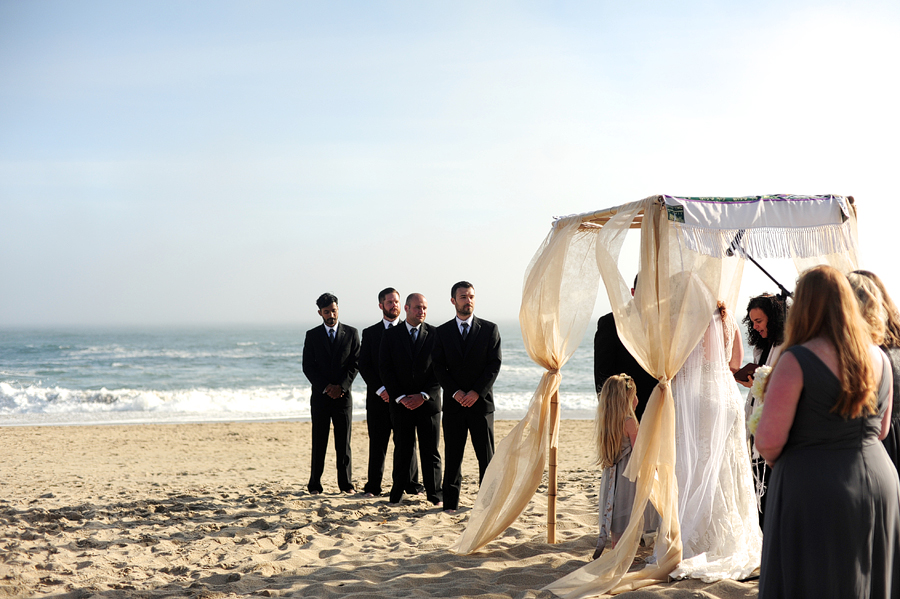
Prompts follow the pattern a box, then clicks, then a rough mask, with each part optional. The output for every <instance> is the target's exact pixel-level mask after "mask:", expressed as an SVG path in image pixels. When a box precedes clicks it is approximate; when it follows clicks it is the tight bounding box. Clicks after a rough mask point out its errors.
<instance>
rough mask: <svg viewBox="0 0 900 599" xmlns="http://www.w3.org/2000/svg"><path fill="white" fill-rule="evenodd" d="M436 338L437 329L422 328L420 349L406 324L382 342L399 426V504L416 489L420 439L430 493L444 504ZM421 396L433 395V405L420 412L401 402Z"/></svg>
mask: <svg viewBox="0 0 900 599" xmlns="http://www.w3.org/2000/svg"><path fill="white" fill-rule="evenodd" d="M436 338H437V334H436V333H435V328H434V327H433V326H431V325H429V324H425V323H422V324H421V325H419V335H418V338H417V340H416V343H415V345H413V343H412V342H411V340H410V335H409V331H408V329H407V327H406V324H405V323H403V324H402V325H400V326H396V327H393V328H391V329H390V330H388V331H385V332H384V336H383V337H382V338H381V351H380V352H379V371H380V373H381V380H382V382H383V383H384V386H385V388H386V389H387V392H388V395H389V396H390V402H389V403H390V409H391V411H392V422H393V424H394V468H393V486H392V487H391V498H390V501H391V503H397V502H399V501H400V499H401V498H402V497H403V492H404V490H406V489H407V488H408V487H409V485H410V482H411V481H410V480H409V463H410V460H411V459H412V456H413V452H414V451H415V446H414V442H415V438H416V436H417V435H418V441H419V458H420V460H421V466H422V483H423V484H424V485H425V492H426V494H427V496H428V500H429V501H431V502H432V503H437V502H439V501H441V489H440V484H441V454H440V453H439V452H438V440H439V438H440V434H441V429H440V424H441V387H440V385H439V384H438V381H437V377H436V376H435V375H434V368H433V366H432V362H431V356H432V351H433V350H434V343H435V340H436ZM418 393H425V394H427V395H428V400H426V401H425V403H423V404H422V405H421V406H419V407H418V408H416V409H415V410H410V409H408V408H407V407H406V406H404V405H402V404H400V403H398V402H397V398H398V397H401V396H404V395H416V394H418Z"/></svg>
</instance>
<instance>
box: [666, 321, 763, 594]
mask: <svg viewBox="0 0 900 599" xmlns="http://www.w3.org/2000/svg"><path fill="white" fill-rule="evenodd" d="M730 345H731V344H730V343H726V340H725V335H724V333H723V326H722V318H721V317H720V315H719V313H718V311H716V312H715V313H714V314H713V316H712V318H711V320H710V323H709V326H708V327H707V329H706V332H705V333H704V335H703V337H702V338H701V340H700V342H699V343H698V344H697V346H696V347H695V348H694V350H693V351H692V352H691V354H690V355H689V356H688V359H687V361H686V362H685V363H684V366H682V368H681V370H680V371H679V372H678V375H677V376H676V377H675V379H674V381H673V383H672V394H673V396H674V399H675V447H676V463H675V474H676V478H677V479H678V519H679V522H680V523H681V538H682V542H683V547H684V548H683V560H685V561H683V562H682V565H681V566H680V567H679V569H678V570H681V571H682V572H681V573H683V574H686V575H693V576H699V577H703V576H704V575H708V576H712V575H713V574H716V573H721V572H722V571H726V572H739V573H743V575H744V576H746V575H747V574H749V571H746V570H747V568H748V567H749V570H752V569H753V568H754V567H755V565H757V564H758V563H759V550H760V543H761V536H760V533H759V526H758V521H757V516H756V510H755V507H756V506H755V501H754V500H753V495H752V480H751V479H750V478H749V477H750V470H749V455H748V452H747V448H746V443H745V441H744V438H745V437H744V422H743V419H742V415H743V409H742V403H743V402H742V400H741V396H740V393H739V392H738V390H737V387H736V385H735V382H734V377H733V376H732V374H731V370H730V369H729V367H728V359H729V357H730V356H728V355H726V346H727V347H729V348H730ZM743 461H746V464H744V463H742V462H743ZM744 479H747V480H744ZM751 504H752V505H751ZM691 558H693V559H691ZM754 562H755V563H754ZM745 571H746V572H745ZM678 573H679V572H678V571H676V572H675V573H673V574H678Z"/></svg>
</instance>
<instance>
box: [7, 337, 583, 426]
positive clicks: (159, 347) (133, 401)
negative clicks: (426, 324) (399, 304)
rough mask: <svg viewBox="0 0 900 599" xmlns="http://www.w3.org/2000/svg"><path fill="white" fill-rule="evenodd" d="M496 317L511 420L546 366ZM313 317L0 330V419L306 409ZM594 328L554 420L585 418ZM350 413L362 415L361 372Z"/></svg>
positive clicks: (500, 405) (112, 418)
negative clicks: (298, 321)
mask: <svg viewBox="0 0 900 599" xmlns="http://www.w3.org/2000/svg"><path fill="white" fill-rule="evenodd" d="M348 324H352V325H353V326H356V324H354V323H348ZM368 324H371V323H367V324H366V325H364V326H368ZM499 324H500V335H501V339H502V348H503V365H502V367H501V370H500V375H499V376H498V377H497V382H496V384H495V385H494V395H495V403H496V405H497V414H496V417H497V418H503V419H519V418H521V417H522V416H523V415H524V414H525V410H526V409H527V407H528V403H529V402H530V400H531V397H532V395H533V393H534V390H535V388H536V387H537V384H538V381H539V380H540V378H541V375H542V374H543V369H542V368H540V367H539V366H537V365H536V364H535V363H534V362H532V361H531V358H529V357H528V354H527V353H526V352H525V346H524V344H523V343H522V336H521V332H520V330H519V325H518V323H516V322H511V323H499ZM311 326H313V325H308V326H300V325H292V326H284V327H255V328H254V327H228V328H178V329H163V328H160V329H144V330H141V329H94V330H90V329H58V330H53V329H34V330H26V329H7V330H0V426H25V425H85V424H139V423H182V422H221V421H254V420H258V421H264V420H304V419H309V392H310V387H309V383H308V381H307V380H306V377H304V376H303V372H302V370H301V367H300V360H301V356H302V352H303V338H304V334H305V331H306V330H307V329H308V328H310V327H311ZM357 328H358V329H360V330H361V329H362V328H363V327H361V326H357ZM593 334H594V330H593V327H590V328H589V330H588V331H587V333H586V335H585V340H584V341H583V342H582V344H581V346H580V347H579V348H578V350H577V351H576V352H575V354H574V355H573V357H572V358H571V359H570V360H569V362H568V363H567V364H566V365H565V366H564V367H563V369H562V385H561V389H560V404H561V414H562V417H563V418H592V417H593V414H594V408H595V406H596V401H597V400H596V396H595V394H594V390H593V386H594V385H593V353H594V352H593V341H592V340H593ZM353 414H354V419H356V420H363V419H365V415H366V409H365V383H364V382H363V380H362V377H359V376H357V378H356V380H355V381H354V383H353Z"/></svg>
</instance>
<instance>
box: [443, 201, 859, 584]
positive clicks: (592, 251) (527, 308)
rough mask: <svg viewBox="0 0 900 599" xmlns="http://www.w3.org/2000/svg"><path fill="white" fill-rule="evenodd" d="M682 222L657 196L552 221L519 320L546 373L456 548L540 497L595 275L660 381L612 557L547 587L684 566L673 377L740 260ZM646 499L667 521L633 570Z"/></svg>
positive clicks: (622, 580) (619, 323)
mask: <svg viewBox="0 0 900 599" xmlns="http://www.w3.org/2000/svg"><path fill="white" fill-rule="evenodd" d="M594 219H597V220H599V221H600V222H603V227H602V229H600V228H598V227H597V226H596V225H589V224H588V225H582V224H581V223H582V222H586V221H589V220H594ZM636 223H640V227H641V246H640V247H641V256H640V274H639V280H638V284H637V288H636V292H635V295H634V298H632V297H631V296H630V293H629V288H630V285H629V284H628V283H627V282H626V281H625V279H624V277H623V276H622V274H621V272H620V271H619V267H618V261H619V254H620V252H621V249H622V245H623V242H624V239H625V235H626V234H627V233H628V230H629V229H630V228H631V227H632V226H633V225H635V224H636ZM854 224H855V223H854ZM680 226H681V225H679V223H677V222H674V221H669V220H668V218H667V210H666V207H665V205H664V204H663V203H662V202H661V198H660V196H652V197H649V198H646V199H644V200H641V201H639V202H634V203H632V204H626V205H624V206H620V207H618V208H616V209H613V210H609V211H604V212H603V213H595V214H593V215H579V216H575V217H568V218H565V219H560V220H558V221H557V222H556V223H555V224H554V228H553V230H552V231H551V232H550V234H549V235H548V237H547V238H546V239H545V240H544V243H543V244H542V246H541V248H540V249H539V250H538V252H537V253H536V254H535V256H534V258H533V259H532V261H531V264H530V265H529V268H528V272H527V274H526V279H525V286H524V289H523V300H522V309H521V312H520V315H519V319H520V325H521V327H522V335H523V339H524V341H525V347H526V349H527V351H528V353H529V355H530V356H531V357H532V359H533V360H534V361H535V362H537V363H538V364H540V365H541V366H543V367H544V368H546V369H547V372H546V373H545V374H544V376H543V377H542V378H541V382H540V384H539V386H538V389H537V390H536V391H535V394H534V396H533V397H532V400H531V403H530V405H529V409H528V413H527V415H526V416H525V418H523V419H522V421H521V422H520V423H519V424H518V425H517V426H516V427H515V428H514V429H513V431H512V432H511V433H510V434H509V435H508V436H507V437H506V438H505V439H503V441H502V442H501V443H500V444H499V446H498V449H497V453H496V454H495V455H494V458H493V460H492V461H491V464H490V466H489V468H488V470H487V472H486V473H485V477H484V480H483V482H482V485H481V490H480V491H479V493H478V497H477V499H476V501H475V506H474V508H473V510H472V513H471V515H470V518H469V522H468V525H467V527H466V530H465V531H464V533H463V535H462V536H461V537H460V539H459V540H458V541H457V543H456V544H455V545H454V546H453V547H452V548H451V549H452V550H453V551H456V552H458V553H471V552H473V551H476V550H478V549H479V548H481V547H483V546H484V545H485V544H487V543H488V542H489V541H490V540H492V539H493V538H495V537H497V536H498V535H499V534H500V533H502V532H503V530H505V529H506V528H507V527H508V526H509V525H510V524H512V522H513V521H515V519H516V518H517V517H518V516H519V514H521V512H522V511H523V510H524V509H525V507H526V506H527V505H528V502H529V501H530V500H531V497H532V496H533V494H534V492H535V491H536V490H537V488H538V486H539V484H540V482H541V476H542V474H543V469H544V463H545V459H546V455H547V445H548V439H549V437H550V423H549V420H550V417H549V404H550V400H551V398H552V397H553V395H554V394H555V393H557V392H558V389H559V382H560V378H561V377H560V374H559V370H560V369H561V368H562V366H563V365H564V364H565V363H566V361H567V360H568V359H569V357H571V355H572V353H573V352H574V351H575V349H576V347H577V346H578V344H579V343H580V341H581V340H582V338H583V336H584V333H585V330H586V328H587V325H588V323H589V321H590V318H591V313H592V309H593V306H594V302H595V300H596V294H597V288H598V286H599V276H598V274H600V275H602V279H603V283H604V285H605V287H606V291H607V294H608V296H609V301H610V305H611V307H612V311H613V313H614V315H615V321H616V328H617V330H618V333H619V337H620V339H621V340H622V343H623V344H624V345H625V347H626V348H627V349H628V350H629V351H630V352H631V353H632V355H633V356H634V357H635V358H636V359H637V361H638V362H639V363H640V364H641V365H642V366H643V367H644V369H645V370H647V371H648V372H650V373H651V374H653V375H654V376H655V377H657V379H658V380H659V381H660V383H659V385H658V386H657V387H656V389H654V391H653V393H652V395H651V396H650V400H649V402H648V405H647V408H646V409H645V411H644V415H643V418H642V421H641V429H640V434H639V435H638V440H637V444H636V445H635V447H634V450H633V453H632V458H631V461H630V464H629V466H628V469H627V470H626V472H625V475H626V476H628V477H629V478H631V479H632V480H635V481H636V483H637V490H636V494H635V500H634V506H633V508H632V516H631V522H630V523H629V525H628V527H627V528H626V530H625V532H624V533H623V535H622V538H621V539H620V541H619V543H618V544H617V545H616V548H615V549H614V550H612V551H610V552H608V553H606V554H604V555H603V556H602V557H601V558H600V559H598V560H595V561H593V562H591V563H589V564H587V565H586V566H584V567H582V568H581V569H579V570H576V571H575V572H572V573H571V574H569V575H568V576H566V577H564V578H562V579H561V580H559V581H557V582H555V583H553V584H551V585H548V586H547V587H546V588H547V589H549V590H551V591H553V592H554V593H556V594H557V595H560V596H565V597H567V598H575V597H590V596H596V595H600V594H604V593H619V592H623V591H626V590H631V589H636V588H640V587H642V586H646V585H649V584H653V583H654V582H656V581H659V580H665V579H666V578H667V576H668V574H669V572H671V571H672V570H673V569H674V568H675V566H676V565H677V564H678V563H679V562H680V561H681V558H682V544H681V537H680V529H679V525H678V516H677V514H678V484H677V481H676V478H675V415H674V408H673V399H672V391H671V386H670V381H671V379H672V377H674V376H675V374H676V373H677V372H678V370H679V369H680V368H681V366H682V365H683V364H684V362H685V360H686V359H687V357H688V355H689V354H690V352H691V350H692V349H693V348H694V346H695V345H696V344H697V343H698V341H699V340H700V338H701V337H702V336H703V333H704V331H705V330H706V328H707V326H708V324H709V319H710V314H712V312H713V309H714V308H715V306H716V302H717V301H718V300H721V301H724V302H725V303H726V304H727V305H728V306H734V305H735V304H736V300H737V295H738V291H739V286H740V280H741V275H742V273H743V260H742V259H740V258H738V257H737V256H734V257H728V256H725V255H721V254H722V253H720V255H719V256H709V255H705V254H701V253H698V252H696V251H693V250H690V249H687V248H686V247H685V246H684V244H682V243H680V241H679V237H682V238H683V237H684V236H683V235H682V233H683V232H682V231H681V230H680V229H679V227H680ZM851 261H852V262H855V255H854V256H853V258H852V259H851ZM550 442H551V443H552V442H553V441H552V440H551V441H550ZM648 501H651V502H652V503H653V505H654V506H655V507H656V509H657V511H658V512H659V514H660V520H661V523H660V531H659V534H658V537H657V550H656V556H657V560H658V561H657V563H656V564H654V565H651V566H647V567H645V568H644V569H642V570H640V571H637V572H632V573H628V569H629V567H630V566H631V564H632V561H633V559H634V555H635V554H636V552H637V547H638V543H639V540H640V535H641V531H642V528H643V524H642V519H643V513H644V509H645V507H646V504H647V502H648Z"/></svg>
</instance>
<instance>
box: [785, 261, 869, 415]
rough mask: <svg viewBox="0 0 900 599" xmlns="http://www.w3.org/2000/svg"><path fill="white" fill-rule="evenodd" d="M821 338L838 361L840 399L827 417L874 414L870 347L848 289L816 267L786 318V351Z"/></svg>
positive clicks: (833, 273) (838, 276)
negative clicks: (833, 352)
mask: <svg viewBox="0 0 900 599" xmlns="http://www.w3.org/2000/svg"><path fill="white" fill-rule="evenodd" d="M816 337H823V338H825V339H826V340H827V341H828V342H829V343H831V345H832V346H833V347H834V349H835V352H836V353H837V358H838V373H837V376H838V379H839V380H840V381H841V393H840V395H839V396H838V400H837V402H836V403H835V405H834V407H832V408H831V411H832V412H836V413H838V414H840V415H841V416H843V417H844V418H857V417H859V416H860V415H862V414H864V413H865V414H874V413H875V412H876V403H877V398H876V382H875V373H874V370H873V368H872V360H871V357H870V354H869V347H870V345H871V343H872V338H871V336H870V335H869V330H868V327H867V326H866V322H865V321H864V320H863V317H862V315H861V314H860V311H859V307H858V304H857V302H856V298H855V297H854V296H853V290H852V289H851V288H850V283H848V282H847V277H845V276H844V275H843V274H842V273H841V272H840V271H839V270H837V269H836V268H832V267H831V266H825V265H822V266H816V267H813V268H810V269H809V270H807V271H806V272H804V273H803V274H802V275H801V276H800V280H799V281H798V282H797V289H796V291H795V292H794V304H793V306H792V307H791V311H790V312H789V313H788V321H787V334H786V339H785V346H786V347H790V346H792V345H800V344H802V343H806V342H807V341H809V340H810V339H814V338H816Z"/></svg>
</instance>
